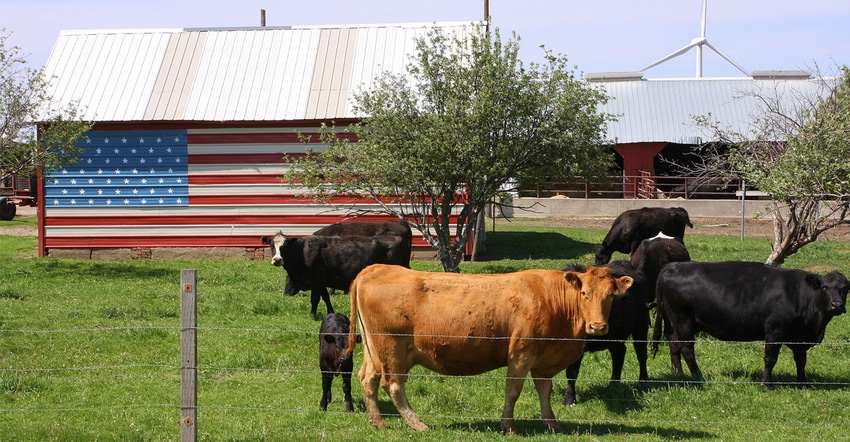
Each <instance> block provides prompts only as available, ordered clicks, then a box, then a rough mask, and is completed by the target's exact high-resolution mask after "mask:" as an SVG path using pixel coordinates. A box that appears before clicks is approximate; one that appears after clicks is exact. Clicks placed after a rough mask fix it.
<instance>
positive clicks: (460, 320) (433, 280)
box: [346, 264, 632, 433]
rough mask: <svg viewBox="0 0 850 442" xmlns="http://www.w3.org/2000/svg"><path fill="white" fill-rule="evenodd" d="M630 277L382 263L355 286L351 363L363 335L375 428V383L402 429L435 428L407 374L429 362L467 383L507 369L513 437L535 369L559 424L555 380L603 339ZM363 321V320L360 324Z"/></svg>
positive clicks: (545, 409)
mask: <svg viewBox="0 0 850 442" xmlns="http://www.w3.org/2000/svg"><path fill="white" fill-rule="evenodd" d="M631 284H632V278H630V277H628V276H623V277H620V278H614V277H612V276H611V269H608V268H597V267H587V271H586V272H585V273H577V272H564V271H558V270H526V271H522V272H516V273H508V274H501V275H467V274H463V275H462V274H457V273H433V272H420V271H415V270H410V269H406V268H404V267H400V266H393V265H382V264H376V265H372V266H369V267H367V268H365V269H364V270H363V271H362V272H360V274H359V275H357V278H356V279H355V280H354V282H353V283H352V284H351V290H350V292H351V317H352V318H353V320H352V324H351V328H350V331H349V333H350V334H351V338H350V339H349V347H348V350H347V353H346V354H347V356H349V357H350V356H351V355H352V354H353V352H354V347H355V345H356V344H355V340H356V328H357V327H358V326H359V327H360V334H361V335H362V342H363V347H364V350H363V364H362V365H361V367H360V372H359V377H360V386H361V387H362V388H363V400H364V402H365V405H366V411H367V413H368V414H369V422H370V423H371V424H372V425H373V426H380V427H386V426H387V425H386V423H385V422H384V421H383V419H382V418H381V412H380V410H379V409H378V385H379V384H380V385H381V386H382V387H383V388H384V390H385V391H386V392H387V393H388V394H389V395H390V398H391V399H392V401H393V403H394V404H395V406H396V408H398V411H399V413H400V414H401V416H402V417H404V420H405V422H407V425H409V426H410V427H411V428H413V429H415V430H425V429H427V428H428V426H426V425H425V424H423V423H422V421H421V420H420V419H419V416H418V415H417V414H416V412H414V411H413V409H412V408H411V407H410V403H409V402H408V401H407V394H406V392H405V389H404V384H405V382H406V381H407V373H408V372H409V371H410V369H411V368H412V367H413V366H415V365H422V366H424V367H426V368H428V369H430V370H433V371H436V372H438V373H441V374H446V375H453V376H466V375H475V374H480V373H484V372H486V371H490V370H494V369H496V368H500V367H505V366H507V367H508V372H507V380H506V385H505V408H504V411H503V413H502V420H501V422H502V430H503V431H504V432H506V433H515V432H516V427H515V426H514V417H513V416H514V405H515V404H516V401H517V398H518V397H519V394H520V392H521V391H522V386H523V384H524V382H525V377H526V376H527V375H528V372H529V371H530V372H531V375H532V377H533V379H534V385H535V387H536V389H537V394H538V396H539V397H540V408H541V414H542V417H543V422H544V423H545V424H546V425H547V426H548V427H549V428H552V429H558V428H559V427H560V425H559V424H558V422H557V421H556V420H555V414H554V413H553V412H552V405H551V403H550V396H551V394H552V377H553V376H554V375H556V374H557V373H558V372H560V371H562V370H564V369H565V368H567V366H568V365H570V364H571V363H573V362H574V361H575V360H577V359H578V357H579V356H581V354H582V346H583V345H584V338H585V336H586V335H588V334H590V335H604V334H605V333H607V331H608V323H607V318H608V314H609V312H610V310H611V304H612V302H613V300H614V295H617V296H622V295H623V294H624V293H625V292H626V290H627V289H628V288H629V286H631ZM355 318H356V319H355Z"/></svg>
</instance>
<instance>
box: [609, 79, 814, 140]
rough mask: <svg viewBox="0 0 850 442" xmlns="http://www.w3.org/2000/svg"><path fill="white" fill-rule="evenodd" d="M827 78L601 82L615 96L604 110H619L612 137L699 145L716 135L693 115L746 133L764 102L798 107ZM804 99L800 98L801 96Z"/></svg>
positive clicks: (760, 112)
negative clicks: (701, 124)
mask: <svg viewBox="0 0 850 442" xmlns="http://www.w3.org/2000/svg"><path fill="white" fill-rule="evenodd" d="M825 80H826V81H827V82H828V81H829V80H830V79H828V78H827V79H824V78H812V79H802V78H792V79H784V78H766V77H765V78H762V77H759V78H758V79H755V78H750V77H733V78H690V79H650V80H643V79H640V80H635V79H633V78H632V79H628V80H627V81H620V80H609V81H600V82H599V85H600V86H601V87H602V88H603V89H604V90H605V91H606V92H607V93H608V95H609V97H611V100H609V101H608V103H607V104H605V105H603V106H601V107H600V110H601V111H602V112H606V113H611V114H614V115H617V118H618V120H617V121H616V122H611V123H609V125H608V136H609V137H610V138H612V139H615V140H616V142H617V143H620V144H624V143H642V142H668V143H680V144H700V143H702V142H707V141H711V136H712V134H710V133H708V131H707V130H706V129H704V128H701V127H699V126H698V125H697V124H696V121H695V117H698V116H707V117H708V116H710V120H711V121H714V122H719V123H720V124H721V125H722V127H723V128H724V130H727V131H732V132H736V133H740V134H747V133H749V132H750V130H751V129H752V125H753V123H754V122H755V121H756V119H757V118H758V117H759V116H762V115H764V112H765V110H766V108H765V105H766V103H765V102H764V101H762V100H760V99H759V98H758V97H761V98H763V99H765V100H767V102H768V103H770V104H771V105H777V106H780V107H781V109H785V110H791V109H794V110H798V109H799V108H800V106H801V104H802V103H809V102H812V100H813V99H814V98H816V97H818V96H822V95H823V94H825V93H828V88H826V87H824V85H825V82H824V81H825ZM801 100H802V101H801Z"/></svg>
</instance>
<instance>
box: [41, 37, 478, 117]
mask: <svg viewBox="0 0 850 442" xmlns="http://www.w3.org/2000/svg"><path fill="white" fill-rule="evenodd" d="M480 25H481V23H461V22H444V23H408V24H381V25H336V26H309V27H307V26H303V27H302V26H291V27H280V28H272V27H257V28H238V29H221V28H214V29H130V30H82V31H62V32H61V33H60V35H59V38H58V39H57V41H56V44H55V45H54V47H53V51H52V52H51V54H50V57H49V59H48V61H47V63H46V65H45V68H44V69H45V74H46V75H47V76H48V78H53V81H52V85H51V86H52V89H51V90H50V94H51V96H52V97H53V98H54V99H55V100H56V102H58V103H59V104H64V103H71V102H79V103H80V104H81V107H82V109H83V111H84V112H83V115H82V117H83V118H85V119H88V120H92V121H169V120H173V121H180V120H183V121H282V120H305V119H307V120H309V119H330V118H354V117H356V115H354V114H353V112H352V109H351V103H352V101H351V95H352V93H353V92H356V91H357V88H358V87H359V86H360V85H368V84H369V83H370V82H371V81H372V80H373V79H374V78H375V76H376V75H378V74H379V73H381V72H383V71H391V72H394V73H403V72H404V67H405V66H406V65H407V64H408V62H409V58H408V57H409V56H410V55H412V54H413V53H414V49H415V39H416V38H417V37H422V36H424V35H425V34H426V32H427V30H428V29H429V28H431V27H434V26H439V27H442V28H444V29H446V30H447V31H448V32H449V33H456V32H457V33H463V32H467V31H469V30H470V29H471V28H472V27H474V26H480Z"/></svg>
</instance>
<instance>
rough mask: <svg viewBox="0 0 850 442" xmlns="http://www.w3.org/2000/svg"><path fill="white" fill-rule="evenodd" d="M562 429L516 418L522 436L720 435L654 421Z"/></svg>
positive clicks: (471, 427)
mask: <svg viewBox="0 0 850 442" xmlns="http://www.w3.org/2000/svg"><path fill="white" fill-rule="evenodd" d="M559 422H560V423H561V429H560V430H559V431H557V432H554V431H551V430H549V429H548V428H546V427H545V426H544V425H543V423H542V422H540V421H528V420H522V419H517V420H516V421H515V422H514V425H516V428H517V433H518V435H519V436H540V435H544V434H552V435H554V434H561V435H574V436H591V435H593V436H611V435H630V434H633V435H643V434H654V435H656V436H658V437H661V438H663V439H674V438H677V439H709V438H715V437H717V435H715V434H712V433H709V432H707V431H684V430H682V429H680V428H661V427H658V426H655V425H652V426H646V425H638V426H633V425H624V424H616V423H592V424H571V423H569V420H568V419H567V420H564V419H561V420H559ZM446 428H448V429H452V430H458V431H469V432H476V433H496V434H499V433H501V432H502V427H501V424H500V422H499V421H497V420H484V421H476V422H468V423H457V424H451V425H447V426H446Z"/></svg>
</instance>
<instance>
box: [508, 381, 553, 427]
mask: <svg viewBox="0 0 850 442" xmlns="http://www.w3.org/2000/svg"><path fill="white" fill-rule="evenodd" d="M531 378H532V379H533V380H534V388H535V389H537V397H538V399H540V415H541V417H542V418H543V424H544V425H546V426H547V427H548V428H549V429H550V430H552V431H560V429H561V424H559V423H558V421H557V419H555V412H554V411H552V378H551V377H549V376H546V374H544V373H538V372H536V371H535V370H532V371H531ZM514 431H516V430H514Z"/></svg>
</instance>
